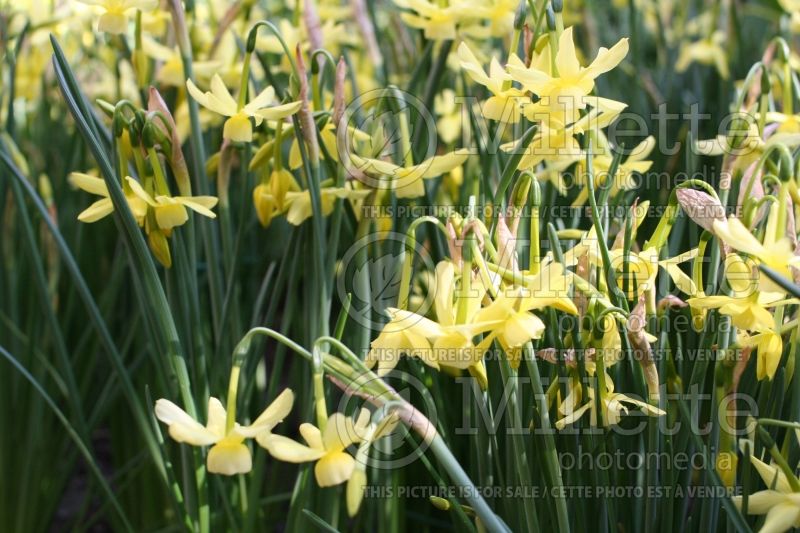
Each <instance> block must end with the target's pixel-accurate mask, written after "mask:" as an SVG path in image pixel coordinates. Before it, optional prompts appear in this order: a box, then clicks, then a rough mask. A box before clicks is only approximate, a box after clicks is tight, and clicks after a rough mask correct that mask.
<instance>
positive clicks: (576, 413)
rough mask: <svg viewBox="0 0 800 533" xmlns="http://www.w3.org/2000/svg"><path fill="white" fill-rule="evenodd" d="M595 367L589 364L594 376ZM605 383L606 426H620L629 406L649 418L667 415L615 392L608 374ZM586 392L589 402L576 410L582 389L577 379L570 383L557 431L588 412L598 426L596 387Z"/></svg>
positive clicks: (588, 368)
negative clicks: (637, 409) (638, 409)
mask: <svg viewBox="0 0 800 533" xmlns="http://www.w3.org/2000/svg"><path fill="white" fill-rule="evenodd" d="M594 366H595V365H594V363H592V364H587V371H589V370H591V373H592V374H593V373H594V370H595V368H594ZM605 381H606V394H604V395H603V397H602V398H601V406H602V409H603V413H602V414H603V423H604V424H605V425H608V426H614V425H616V424H619V421H620V419H621V418H622V416H623V415H626V414H628V407H627V405H632V406H634V407H638V408H640V409H641V410H642V412H644V413H645V414H646V415H648V416H662V415H665V414H666V412H665V411H663V410H662V409H659V408H658V407H656V406H654V405H651V404H649V403H647V402H644V401H642V400H637V399H635V398H631V397H630V396H627V395H625V394H622V393H619V392H614V382H613V381H612V380H611V376H610V375H608V373H606V378H605ZM586 390H587V395H588V396H589V398H588V400H587V401H586V403H584V404H583V405H581V406H580V407H577V408H576V406H577V405H578V404H580V402H581V387H580V384H579V383H578V379H577V377H576V378H573V379H572V380H571V381H570V385H569V392H568V394H567V397H566V398H564V401H563V402H562V403H561V405H559V406H558V413H559V414H560V415H561V418H560V419H559V420H557V421H556V424H555V426H556V428H557V429H564V428H565V427H566V426H568V425H570V424H574V423H575V422H576V421H577V420H578V419H580V418H581V417H582V416H583V415H584V414H586V412H589V416H590V424H591V425H592V426H597V424H598V417H597V401H596V400H595V394H596V392H595V390H594V387H592V386H591V385H589V386H587V387H586ZM626 404H627V405H626Z"/></svg>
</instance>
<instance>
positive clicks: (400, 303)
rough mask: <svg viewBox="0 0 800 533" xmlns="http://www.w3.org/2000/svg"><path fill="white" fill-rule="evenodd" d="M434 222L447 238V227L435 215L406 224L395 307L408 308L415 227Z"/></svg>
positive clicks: (414, 245) (415, 238)
mask: <svg viewBox="0 0 800 533" xmlns="http://www.w3.org/2000/svg"><path fill="white" fill-rule="evenodd" d="M426 222H427V223H431V224H434V225H435V226H436V227H437V228H439V230H440V231H441V232H442V233H443V234H444V236H445V239H447V238H449V234H448V232H447V228H446V227H445V225H444V224H443V223H442V221H441V220H439V219H438V218H436V217H433V216H424V217H420V218H418V219H416V220H414V222H412V223H411V224H410V225H409V226H408V230H406V239H405V243H404V244H405V245H404V247H403V266H402V271H401V272H400V290H399V292H398V293H397V307H398V308H399V309H407V308H408V297H409V291H410V290H411V274H412V273H413V272H414V255H415V250H416V244H417V236H416V233H417V228H418V227H419V226H420V225H422V224H424V223H426Z"/></svg>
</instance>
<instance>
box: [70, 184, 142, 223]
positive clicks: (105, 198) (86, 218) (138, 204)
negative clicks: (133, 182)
mask: <svg viewBox="0 0 800 533" xmlns="http://www.w3.org/2000/svg"><path fill="white" fill-rule="evenodd" d="M67 179H69V182H70V184H71V185H72V186H73V187H77V188H79V189H81V190H84V191H86V192H88V193H91V194H95V195H97V196H102V198H101V199H100V200H97V201H96V202H94V203H93V204H92V205H90V206H89V207H87V208H86V209H84V210H83V211H82V212H81V213H80V214H79V215H78V220H80V221H81V222H96V221H98V220H100V219H101V218H104V217H106V216H107V215H110V214H111V213H112V212H113V211H114V204H113V203H112V202H111V198H109V194H108V186H106V182H105V180H103V179H102V178H98V177H96V176H90V175H89V174H84V173H82V172H71V173H70V175H69V177H68V178H67ZM123 192H124V193H125V199H126V200H127V201H128V207H129V208H130V210H131V213H132V214H133V217H134V218H135V219H136V222H137V223H138V224H139V225H140V226H141V225H142V222H143V220H144V217H145V215H146V214H147V203H146V202H145V201H144V200H143V199H142V198H140V197H138V196H137V195H136V194H134V192H133V191H132V190H131V189H130V187H129V186H128V185H127V182H123Z"/></svg>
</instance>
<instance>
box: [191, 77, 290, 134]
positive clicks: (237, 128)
mask: <svg viewBox="0 0 800 533" xmlns="http://www.w3.org/2000/svg"><path fill="white" fill-rule="evenodd" d="M186 88H187V89H188V90H189V94H191V95H192V98H194V99H195V100H197V103H199V104H200V105H202V106H203V107H205V108H207V109H210V110H211V111H214V112H215V113H219V114H220V115H222V116H225V117H229V118H228V120H226V121H225V126H224V127H223V130H222V136H223V137H224V138H226V139H230V140H231V141H238V142H250V141H252V140H253V126H252V124H250V118H253V119H254V120H255V123H256V126H259V125H260V124H261V122H262V121H263V120H265V119H267V120H278V119H281V118H286V117H288V116H289V115H292V114H294V113H296V112H297V110H298V109H300V105H301V102H299V101H298V102H290V103H288V104H282V105H277V106H272V107H267V106H269V105H270V104H271V103H273V102H274V101H275V89H274V88H273V87H272V86H269V87H267V88H266V89H264V90H263V91H261V92H260V93H259V94H258V96H256V97H255V98H253V99H252V100H250V102H249V103H247V104H246V105H244V106H241V107H240V106H239V104H238V103H237V102H236V100H235V99H234V98H233V96H231V93H230V92H228V88H227V87H225V83H224V82H223V81H222V78H220V76H219V74H215V75H214V77H213V78H211V90H210V91H206V92H203V91H201V90H200V89H198V88H197V86H196V85H195V84H194V82H193V81H192V80H186Z"/></svg>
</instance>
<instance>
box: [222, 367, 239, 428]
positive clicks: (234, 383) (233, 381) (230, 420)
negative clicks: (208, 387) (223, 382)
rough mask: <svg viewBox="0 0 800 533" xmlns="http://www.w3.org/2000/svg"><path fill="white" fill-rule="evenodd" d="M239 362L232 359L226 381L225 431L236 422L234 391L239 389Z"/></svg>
mask: <svg viewBox="0 0 800 533" xmlns="http://www.w3.org/2000/svg"><path fill="white" fill-rule="evenodd" d="M241 370H242V367H241V363H238V364H237V363H236V360H234V363H233V366H232V367H231V377H230V381H229V382H228V402H227V412H226V418H225V433H226V434H227V433H230V432H231V431H232V430H233V426H234V425H235V424H236V392H237V391H238V390H239V374H240V373H241Z"/></svg>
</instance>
